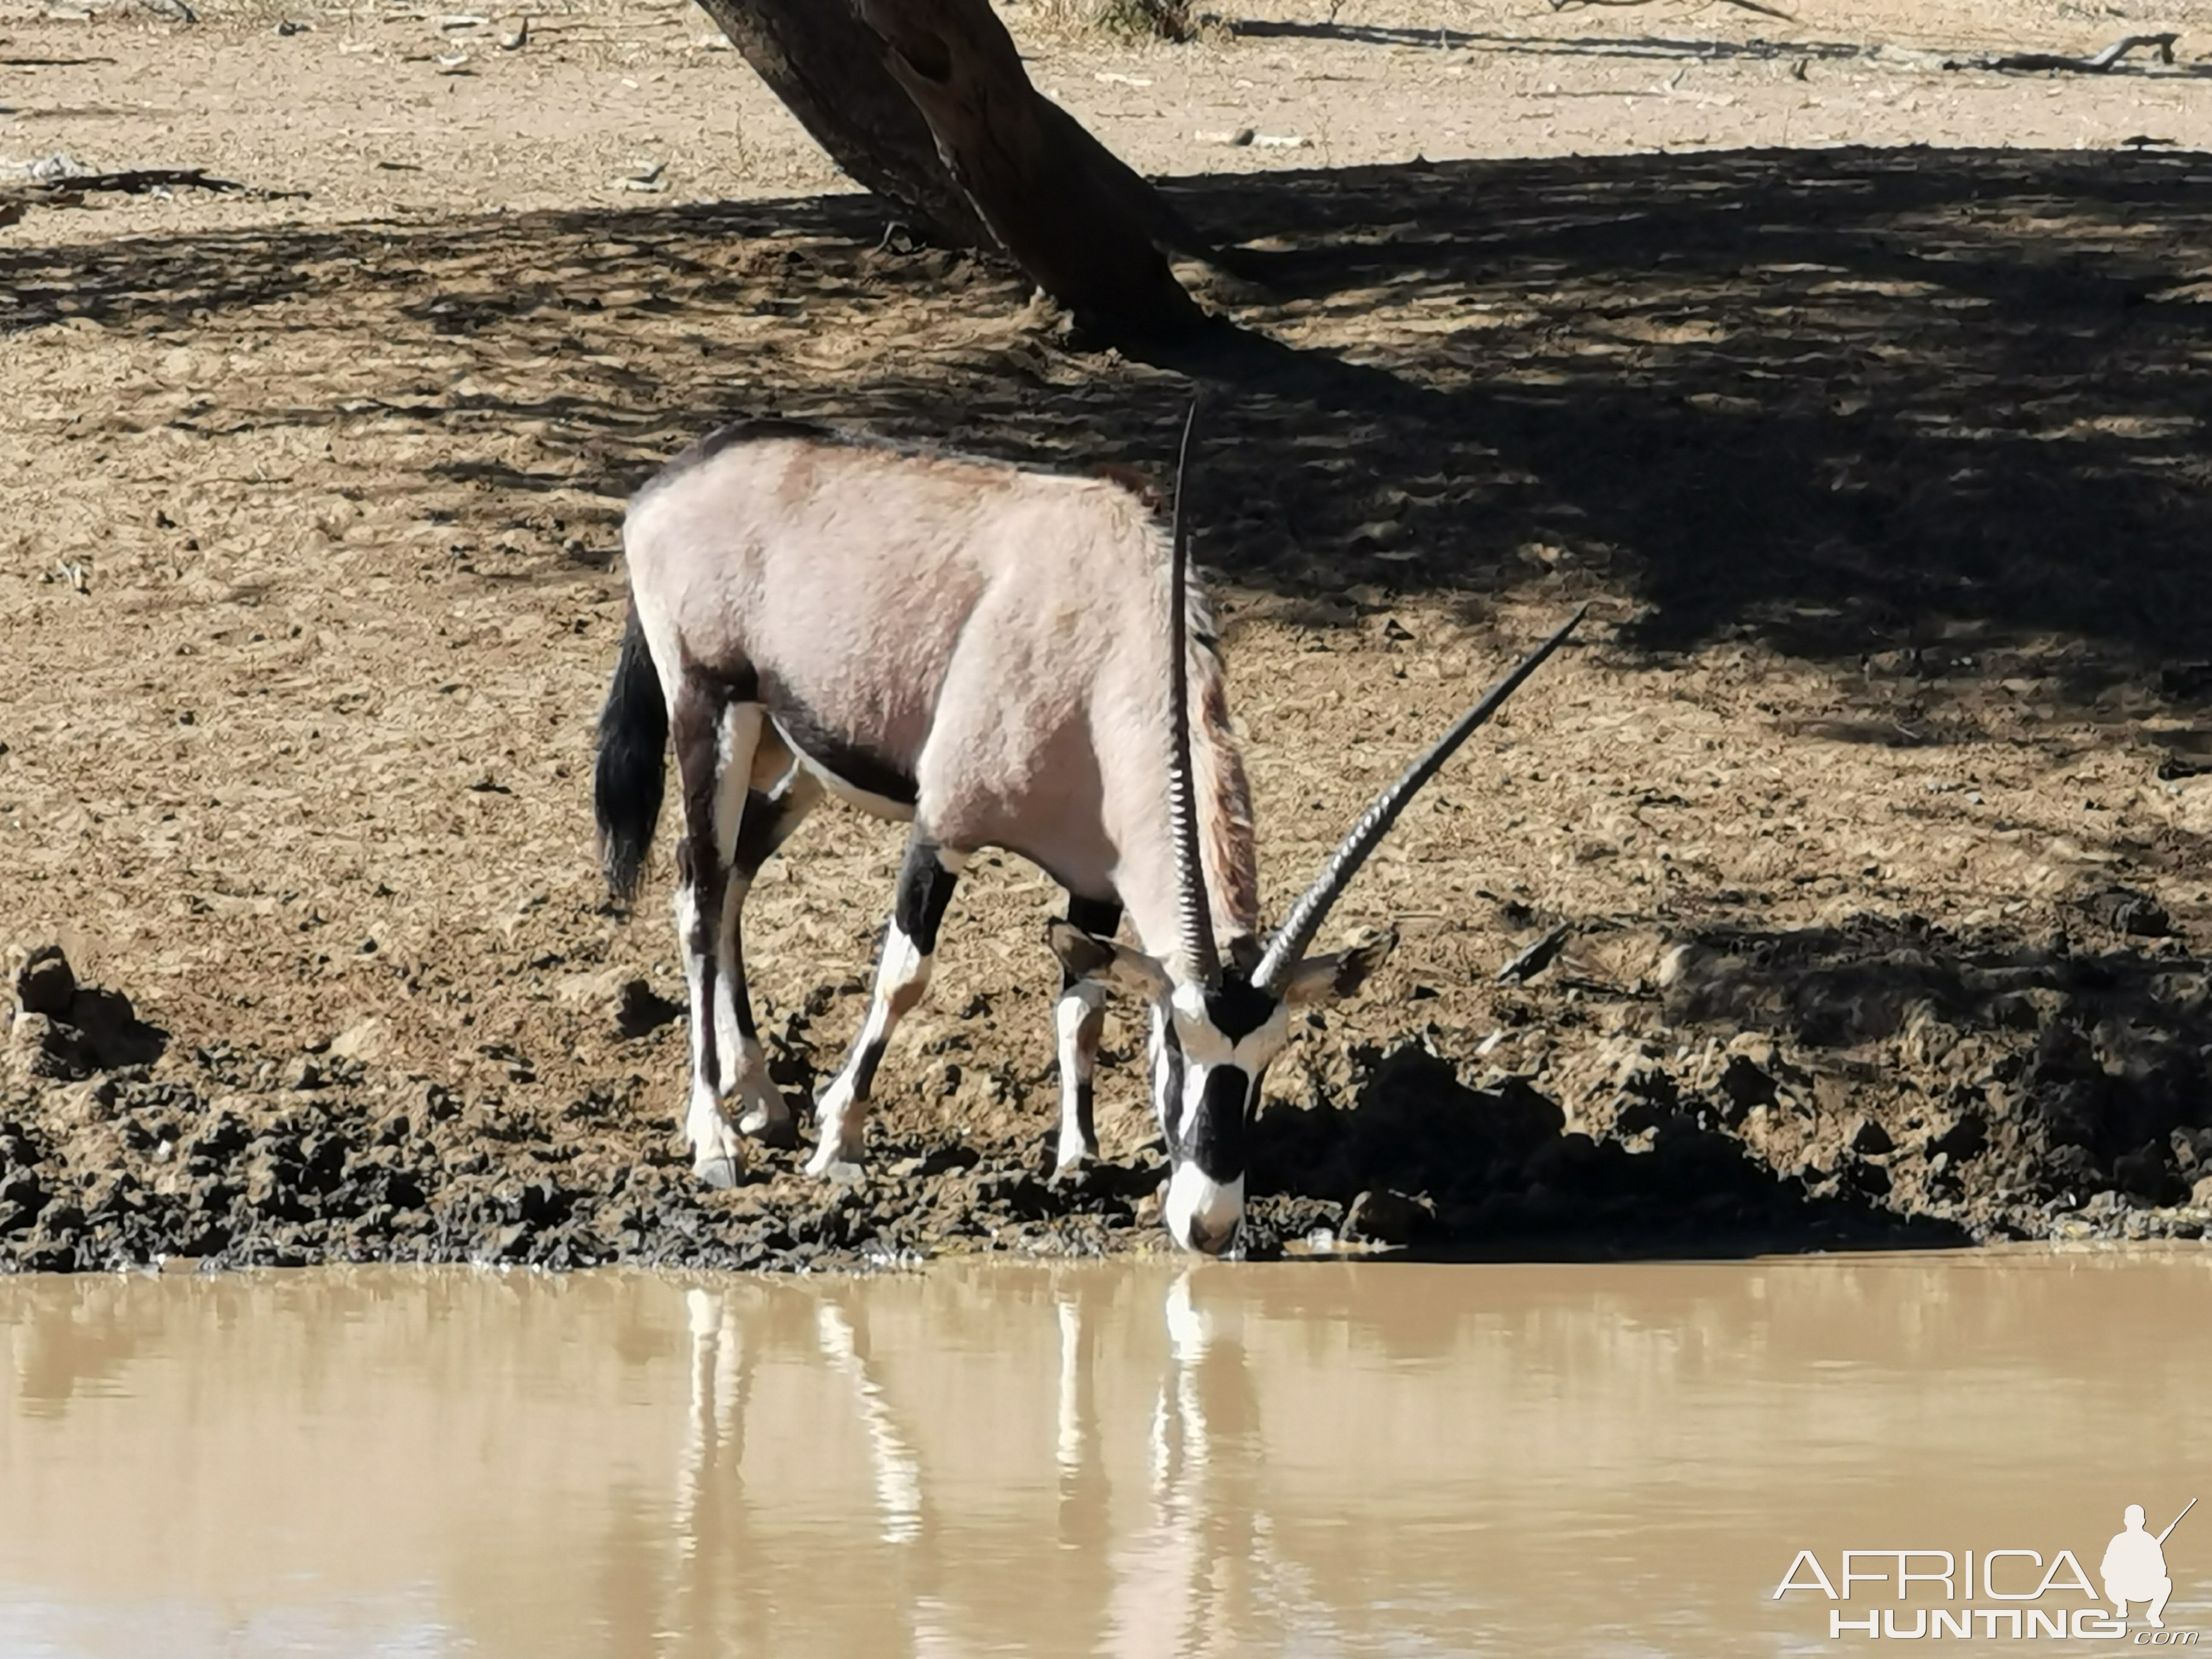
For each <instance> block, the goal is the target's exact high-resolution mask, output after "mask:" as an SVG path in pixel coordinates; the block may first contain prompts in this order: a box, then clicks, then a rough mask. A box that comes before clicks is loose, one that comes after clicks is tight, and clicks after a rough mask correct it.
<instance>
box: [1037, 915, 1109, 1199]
mask: <svg viewBox="0 0 2212 1659" xmlns="http://www.w3.org/2000/svg"><path fill="white" fill-rule="evenodd" d="M1067 921H1068V925H1069V926H1070V927H1079V928H1081V929H1082V930H1083V931H1084V932H1085V933H1088V934H1090V935H1091V937H1092V938H1093V939H1112V938H1113V937H1114V933H1115V929H1116V928H1118V927H1121V905H1119V904H1118V903H1116V902H1115V901H1113V900H1111V899H1087V898H1083V897H1080V896H1078V895H1076V894H1073V893H1070V894H1069V895H1068V896H1067ZM1052 1025H1053V1036H1054V1038H1055V1039H1056V1040H1057V1047H1058V1048H1059V1057H1060V1146H1059V1150H1058V1152H1057V1153H1056V1154H1055V1155H1054V1159H1053V1163H1054V1167H1055V1170H1056V1172H1057V1173H1060V1174H1066V1172H1068V1171H1070V1170H1075V1169H1077V1168H1079V1166H1080V1165H1082V1164H1084V1163H1085V1162H1086V1161H1088V1160H1090V1159H1093V1158H1097V1156H1098V1129H1097V1123H1096V1121H1094V1118H1093V1114H1092V1109H1091V1079H1092V1076H1093V1074H1094V1073H1096V1072H1097V1069H1098V1038H1099V1036H1100V1034H1101V1033H1102V1032H1103V1031H1104V1030H1105V1029H1106V992H1105V989H1104V987H1102V986H1099V985H1097V984H1094V983H1093V982H1092V981H1090V980H1087V979H1085V978H1082V977H1080V976H1079V975H1076V974H1073V973H1071V972H1070V971H1069V970H1068V969H1066V968H1062V969H1060V998H1059V1000H1057V1001H1056V1002H1054V1004H1053V1009H1052Z"/></svg>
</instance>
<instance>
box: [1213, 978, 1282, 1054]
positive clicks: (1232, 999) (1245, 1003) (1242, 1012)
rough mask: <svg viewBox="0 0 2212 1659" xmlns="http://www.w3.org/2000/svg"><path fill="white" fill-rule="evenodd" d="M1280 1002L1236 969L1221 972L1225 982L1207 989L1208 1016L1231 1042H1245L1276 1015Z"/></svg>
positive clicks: (1222, 980) (1222, 981)
mask: <svg viewBox="0 0 2212 1659" xmlns="http://www.w3.org/2000/svg"><path fill="white" fill-rule="evenodd" d="M1278 1006H1279V1004H1278V1003H1277V1002H1276V1000H1275V999H1274V998H1273V997H1271V996H1269V995H1268V994H1267V993H1266V992H1265V991H1255V990H1254V989H1253V988H1252V981H1250V980H1249V979H1247V978H1245V977H1244V975H1243V974H1242V973H1241V972H1238V971H1237V970H1235V969H1231V970H1230V971H1229V972H1227V973H1225V974H1224V975H1222V976H1221V984H1220V986H1219V987H1218V989H1216V990H1213V991H1211V992H1209V993H1207V994H1206V1018H1208V1019H1210V1020H1212V1022H1213V1029H1214V1030H1217V1031H1218V1032H1220V1033H1221V1035H1222V1036H1225V1037H1227V1038H1228V1039H1229V1040H1230V1041H1231V1042H1241V1041H1242V1040H1243V1039H1244V1038H1245V1037H1248V1036H1251V1035H1252V1033H1253V1032H1255V1031H1256V1030H1259V1029H1260V1028H1261V1026H1262V1025H1265V1024H1267V1022H1268V1021H1269V1020H1270V1019H1272V1018H1274V1013H1275V1010H1276V1008H1277V1007H1278Z"/></svg>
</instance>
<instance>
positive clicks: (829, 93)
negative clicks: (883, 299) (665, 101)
mask: <svg viewBox="0 0 2212 1659" xmlns="http://www.w3.org/2000/svg"><path fill="white" fill-rule="evenodd" d="M699 3H700V6H701V8H702V9H703V10H704V11H705V12H706V13H707V15H708V16H709V17H712V18H713V19H714V22H715V26H716V27H719V28H720V30H721V31H722V33H724V34H726V35H727V36H729V37H730V41H731V44H732V45H733V46H736V47H737V49H738V52H741V53H743V54H744V60H745V62H747V63H748V64H751V65H752V67H753V70H754V73H756V74H757V75H758V76H760V78H761V79H762V80H763V81H765V82H768V88H769V91H770V92H773V93H774V94H775V95H776V96H777V97H778V98H780V99H781V100H783V104H784V106H785V107H786V108H787V109H788V110H790V112H792V113H793V115H795V116H797V117H798V118H799V125H801V126H803V127H805V129H806V131H807V132H808V133H809V134H810V135H811V137H813V139H814V142H815V143H817V144H819V145H821V146H822V148H823V149H825V150H827V151H829V159H830V160H831V161H835V162H836V164H837V165H838V166H839V167H842V168H844V169H845V171H846V172H847V173H850V174H851V175H852V176H853V178H854V180H855V181H856V182H858V183H859V184H860V185H861V186H862V188H864V189H866V190H871V191H874V192H875V193H876V194H877V195H878V196H880V197H883V198H884V200H885V201H887V202H890V203H891V204H894V205H896V207H898V208H901V209H902V210H904V211H906V212H907V213H908V214H911V215H912V216H914V217H915V220H916V221H917V222H918V228H922V229H926V230H927V231H929V232H930V233H931V234H933V236H934V237H935V238H936V239H937V240H939V241H944V242H949V243H951V244H953V245H954V246H960V247H981V248H988V247H992V246H995V244H994V241H993V240H992V236H991V233H990V232H989V230H987V228H985V227H984V224H983V221H982V219H981V216H978V215H977V213H976V211H975V208H974V207H973V206H971V205H970V204H969V200H968V197H966V196H965V195H964V194H963V193H962V191H961V189H960V186H959V185H957V184H955V183H953V181H952V175H951V173H948V172H946V171H945V163H944V162H943V161H941V160H939V157H938V154H937V141H936V139H935V138H934V137H932V136H931V134H930V131H929V123H928V122H927V121H925V120H924V119H923V118H922V116H921V111H920V110H918V109H916V108H915V106H914V100H912V99H911V98H909V97H908V96H907V95H906V92H905V90H904V88H902V87H901V86H900V85H899V83H898V82H896V80H894V79H893V78H892V76H891V73H890V70H889V69H887V68H886V67H885V66H884V46H883V42H882V41H881V40H878V39H877V37H876V35H875V33H874V32H873V31H872V30H871V29H870V28H869V27H867V26H866V24H865V23H863V22H861V21H860V13H859V12H858V11H856V10H855V9H854V7H853V5H852V4H851V3H850V0H699Z"/></svg>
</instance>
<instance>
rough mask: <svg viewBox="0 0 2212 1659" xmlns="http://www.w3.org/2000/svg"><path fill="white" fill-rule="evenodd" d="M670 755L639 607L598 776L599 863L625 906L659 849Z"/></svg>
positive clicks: (602, 730) (602, 716)
mask: <svg viewBox="0 0 2212 1659" xmlns="http://www.w3.org/2000/svg"><path fill="white" fill-rule="evenodd" d="M667 757H668V705H667V704H666V703H665V702H662V701H661V696H660V676H659V674H657V673H656V672H655V671H653V653H652V652H651V651H650V650H648V649H647V647H646V643H645V629H644V628H643V627H642V626H641V625H640V623H639V622H638V620H637V607H636V606H635V605H631V606H630V610H629V626H628V627H626V628H625V629H623V642H622V654H621V655H620V656H618V657H617V658H616V659H615V678H614V684H612V685H610V686H609V687H608V688H607V702H606V707H605V708H602V709H601V710H600V711H599V763H598V765H597V766H596V767H595V768H594V769H593V772H592V801H593V805H594V806H595V807H596V809H597V811H598V813H599V859H600V862H601V863H602V864H603V865H604V866H605V869H606V872H607V885H608V886H609V887H610V888H611V889H612V890H613V891H614V896H616V897H617V899H620V900H621V901H622V902H623V903H624V904H628V903H629V902H630V901H631V900H632V899H633V898H635V897H636V896H637V887H638V883H639V882H640V881H641V879H643V878H644V875H645V855H646V854H647V853H649V852H651V851H652V850H653V826H654V825H655V824H657V823H659V821H660V796H661V789H662V775H663V771H664V769H665V767H666V764H667Z"/></svg>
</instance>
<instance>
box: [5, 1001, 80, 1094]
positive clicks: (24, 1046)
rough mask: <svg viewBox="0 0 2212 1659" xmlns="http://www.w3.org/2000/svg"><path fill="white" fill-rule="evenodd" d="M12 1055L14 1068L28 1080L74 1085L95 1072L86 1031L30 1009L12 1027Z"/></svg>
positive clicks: (10, 1035)
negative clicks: (86, 1046)
mask: <svg viewBox="0 0 2212 1659" xmlns="http://www.w3.org/2000/svg"><path fill="white" fill-rule="evenodd" d="M8 1052H9V1060H10V1062H11V1069H17V1070H20V1071H21V1073H23V1074H24V1075H26V1076H27V1077H33V1078H45V1079H58V1080H59V1081H61V1082H64V1083H73V1082H76V1080H78V1079H81V1078H83V1077H85V1076H86V1075H88V1073H90V1072H91V1070H92V1058H91V1056H90V1055H89V1054H87V1053H86V1052H85V1044H84V1034H83V1033H82V1031H80V1030H77V1029H76V1027H75V1026H74V1025H64V1024H62V1022H61V1021H59V1020H58V1019H53V1018H49V1017H48V1016H46V1015H45V1014H34V1013H32V1012H28V1011H27V1010H26V1011H25V1012H22V1013H20V1014H17V1015H16V1016H15V1021H14V1023H13V1024H11V1025H10V1026H9V1030H8Z"/></svg>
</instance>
